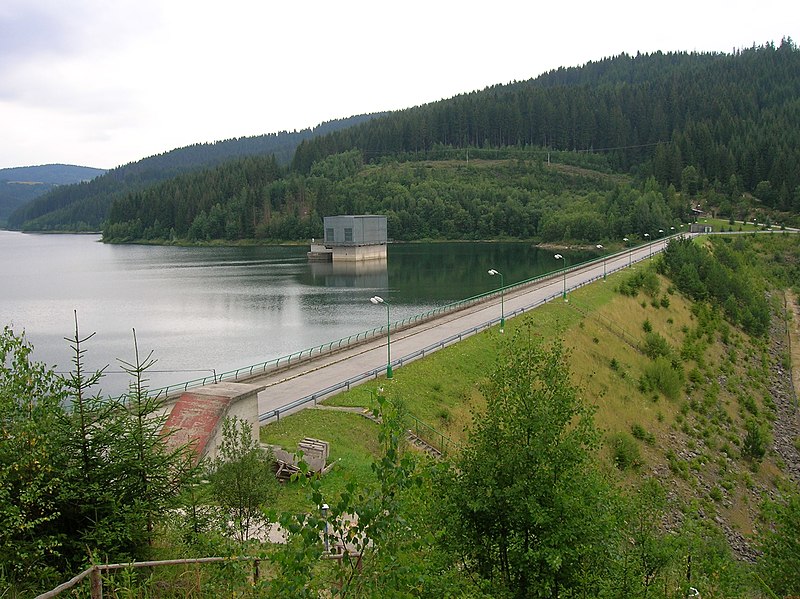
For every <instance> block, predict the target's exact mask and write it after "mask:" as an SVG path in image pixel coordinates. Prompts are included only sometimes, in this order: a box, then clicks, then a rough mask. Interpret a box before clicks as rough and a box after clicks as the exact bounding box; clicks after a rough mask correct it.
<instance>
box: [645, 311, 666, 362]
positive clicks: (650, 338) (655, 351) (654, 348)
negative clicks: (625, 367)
mask: <svg viewBox="0 0 800 599" xmlns="http://www.w3.org/2000/svg"><path fill="white" fill-rule="evenodd" d="M645 322H649V321H645ZM642 351H644V353H645V355H646V356H647V357H648V358H651V359H653V360H655V359H656V358H658V357H659V356H670V355H671V354H672V347H671V346H670V344H669V341H667V340H666V339H665V338H664V337H663V336H662V335H659V334H658V333H653V332H652V331H651V332H649V333H647V334H646V335H645V336H644V347H643V348H642Z"/></svg>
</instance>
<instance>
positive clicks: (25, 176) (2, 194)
mask: <svg viewBox="0 0 800 599" xmlns="http://www.w3.org/2000/svg"><path fill="white" fill-rule="evenodd" d="M104 172H105V171H104V170H103V169H99V168H91V167H88V166H74V165H70V164H45V165H41V166H20V167H15V168H3V169H0V226H3V225H4V224H5V221H6V219H7V218H8V216H9V215H10V214H11V213H12V212H14V210H16V209H17V208H19V207H20V206H22V205H24V204H26V203H27V202H30V201H31V200H33V199H34V198H37V197H39V196H41V195H43V194H45V193H47V192H48V191H50V190H51V189H53V188H54V187H56V186H58V185H68V184H70V183H78V182H80V181H88V180H89V179H93V178H94V177H97V176H99V175H102V174H103V173H104Z"/></svg>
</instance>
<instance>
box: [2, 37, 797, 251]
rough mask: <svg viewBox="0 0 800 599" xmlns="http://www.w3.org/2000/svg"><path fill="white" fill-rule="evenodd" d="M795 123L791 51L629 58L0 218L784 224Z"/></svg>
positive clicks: (62, 196) (129, 234) (397, 231)
mask: <svg viewBox="0 0 800 599" xmlns="http://www.w3.org/2000/svg"><path fill="white" fill-rule="evenodd" d="M798 122H800V52H798V50H797V47H796V45H795V44H794V42H792V40H791V39H785V40H783V41H782V42H781V44H780V45H778V46H775V45H772V44H768V45H765V46H760V47H752V48H748V49H744V50H739V51H736V52H734V53H732V54H709V53H703V54H698V53H654V54H638V55H636V56H629V55H626V54H623V55H620V56H616V57H613V58H606V59H603V60H599V61H597V62H590V63H587V64H586V65H583V66H581V67H574V68H562V69H558V70H555V71H551V72H549V73H546V74H544V75H541V76H540V77H537V78H536V79H532V80H529V81H524V82H514V83H511V84H507V85H497V86H493V87H490V88H487V89H484V90H481V91H475V92H472V93H467V94H463V95H460V96H457V97H454V98H451V99H447V100H441V101H439V102H434V103H431V104H427V105H423V106H420V107H415V108H410V109H407V110H402V111H397V112H393V113H388V114H385V115H382V116H376V117H375V118H372V119H368V120H365V121H364V122H360V123H358V124H355V125H353V126H342V127H338V128H336V130H333V131H331V132H325V131H323V130H320V131H319V134H318V135H315V136H305V137H303V138H302V139H301V138H300V137H297V138H296V139H295V145H296V151H295V152H294V156H293V159H292V160H291V163H290V164H288V165H287V162H286V160H287V158H286V153H285V152H283V153H281V152H277V151H276V150H275V149H270V148H268V147H267V146H264V147H263V148H259V147H256V146H253V145H252V144H250V146H249V148H250V149H241V150H237V152H238V156H240V157H239V158H233V159H232V160H231V161H228V162H224V163H222V164H218V165H216V166H215V165H214V164H213V163H210V164H209V165H208V166H207V168H206V170H202V171H197V170H195V171H193V172H190V173H183V174H179V173H180V171H179V170H178V169H177V168H176V167H174V165H172V166H168V165H166V164H165V165H161V164H160V163H154V164H152V165H151V166H149V167H148V169H150V168H152V171H151V170H148V172H150V173H151V174H152V173H158V177H157V178H156V177H155V176H152V177H151V176H149V175H148V177H145V176H144V174H142V173H141V172H139V171H141V170H142V169H137V174H136V177H138V178H139V179H141V181H139V182H138V183H135V184H131V185H125V186H123V187H119V186H116V184H114V183H113V181H114V180H115V179H118V178H119V177H117V176H116V175H115V171H111V172H110V173H109V174H108V175H106V176H105V177H102V178H100V179H98V180H96V181H93V182H91V183H88V184H83V185H84V186H85V187H88V186H93V187H94V190H93V191H91V192H88V191H87V190H84V189H81V188H80V186H70V187H65V188H64V189H63V190H60V193H59V194H57V195H53V194H50V195H48V196H46V197H44V198H42V199H40V200H39V201H38V202H36V203H33V204H30V205H28V206H27V207H25V208H23V209H22V210H20V211H18V212H17V213H16V214H15V215H12V218H11V219H10V222H11V226H12V227H15V228H22V229H29V230H31V229H32V230H36V229H45V230H47V229H62V230H63V229H70V228H74V229H86V228H89V229H92V228H94V229H97V228H100V227H101V225H102V229H103V233H104V238H105V239H106V240H107V241H131V240H158V241H162V242H164V241H166V242H171V241H176V240H181V241H204V240H209V239H227V240H238V239H264V240H272V241H275V240H280V241H291V240H295V241H296V240H303V239H306V238H308V237H313V236H320V234H321V227H322V217H324V216H327V215H331V214H335V213H349V212H364V213H381V214H386V215H387V217H388V218H389V226H390V229H389V230H390V235H391V236H392V237H393V238H395V239H418V238H426V237H432V238H449V239H458V238H465V237H489V236H492V237H497V236H506V237H514V238H518V237H524V238H535V239H540V240H543V241H549V240H554V239H567V240H587V241H594V240H597V239H602V238H604V237H610V236H614V235H619V233H620V231H624V232H625V233H630V232H632V231H635V230H637V229H636V227H635V226H633V225H628V224H627V223H625V222H621V221H620V217H621V215H630V214H631V210H630V207H631V205H634V204H637V203H638V204H639V205H638V207H637V209H636V210H635V214H636V215H635V217H634V218H635V219H636V220H638V221H639V222H640V223H642V225H641V226H642V227H644V225H645V224H649V223H651V222H652V223H655V225H656V226H657V227H659V226H663V225H665V224H667V223H668V222H675V221H677V220H678V219H681V218H686V216H687V214H688V211H689V206H690V204H702V205H704V206H705V207H708V208H710V209H712V210H713V211H714V213H715V214H717V215H718V216H723V217H730V218H735V219H743V218H745V217H748V216H751V215H753V214H754V212H757V211H764V212H767V213H770V214H773V220H776V221H777V220H780V221H781V222H787V223H789V222H793V221H792V218H793V217H794V218H796V215H797V213H798V212H800V169H798V168H797V165H798V164H800V143H799V142H800V140H799V139H798V136H800V128H798V127H797V123H798ZM233 141H236V140H233ZM228 155H229V156H230V155H231V154H230V153H229V154H228ZM165 156H168V155H165ZM269 156H273V157H274V162H273V161H272V160H271V159H270V158H269ZM150 160H152V159H148V161H150ZM145 162H147V161H142V164H143V165H144V163H145ZM147 164H148V165H150V162H147ZM276 164H277V165H280V168H277V169H276V168H275V165H276ZM545 165H546V166H548V167H553V165H556V168H544V166H545ZM567 167H569V168H567ZM127 170H129V169H127V168H126V171H125V172H127ZM261 170H263V171H264V172H260V171H261ZM175 175H177V177H176V176H175ZM131 176H133V173H132V174H131ZM136 177H135V178H136ZM159 181H160V182H159ZM656 196H658V199H657V200H656V199H655V198H656ZM620 198H624V199H620ZM111 200H113V206H112V207H110V208H109V206H110V205H111V204H112V202H111ZM645 204H646V205H647V207H646V208H645V206H644V205H645Z"/></svg>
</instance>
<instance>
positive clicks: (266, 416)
mask: <svg viewBox="0 0 800 599" xmlns="http://www.w3.org/2000/svg"><path fill="white" fill-rule="evenodd" d="M626 251H627V250H626ZM657 251H659V252H660V251H661V250H657ZM605 259H608V256H606V257H605ZM644 259H645V258H641V260H644ZM601 260H602V259H601ZM595 261H596V259H595V260H591V261H587V262H584V263H581V264H580V265H576V266H575V267H570V269H575V268H578V266H580V267H584V266H586V265H587V264H590V263H592V262H595ZM625 268H628V265H627V264H623V265H622V266H617V267H615V268H612V269H608V270H607V271H606V276H607V275H608V274H611V273H614V272H617V271H620V270H623V269H625ZM556 274H558V275H559V276H560V275H561V274H563V269H562V270H560V271H557V273H556ZM553 276H554V274H553V273H548V274H547V275H542V276H539V277H535V278H534V279H530V280H529V281H536V280H539V279H543V278H547V277H553ZM602 278H603V275H602V274H600V275H597V276H595V277H592V278H590V279H587V280H586V281H582V282H580V283H576V284H574V285H572V286H570V287H567V291H573V290H575V289H579V288H581V287H583V286H585V285H589V284H590V283H594V282H595V281H597V280H600V279H602ZM523 284H527V282H526V283H517V284H515V285H514V286H520V285H523ZM509 287H511V286H509ZM507 288H508V287H507ZM507 288H506V289H507ZM561 296H562V291H558V292H557V293H554V294H552V295H549V296H547V297H545V298H544V299H541V300H538V301H536V302H534V303H532V304H529V305H527V306H523V307H521V308H517V309H516V310H512V311H511V312H506V314H505V318H506V319H508V318H513V317H514V316H517V315H519V314H522V313H524V312H529V311H530V310H533V309H534V308H537V307H539V306H541V305H542V304H545V303H547V302H549V301H552V300H553V299H555V298H557V297H561ZM499 322H500V318H499V317H496V318H492V319H491V320H488V321H486V322H484V323H482V324H479V325H477V326H474V327H471V328H469V329H466V330H464V331H461V332H460V333H456V334H454V335H451V336H450V337H447V338H446V339H442V340H441V341H438V342H436V343H433V344H431V345H428V346H427V347H424V348H422V349H419V350H417V351H414V352H412V353H410V354H407V355H405V356H402V357H401V358H397V359H395V360H393V361H392V362H391V365H392V368H393V369H394V368H398V367H400V366H403V365H404V364H405V363H407V362H411V361H413V360H416V359H418V358H422V357H425V355H427V354H429V353H432V352H434V351H437V350H440V349H443V348H444V347H446V346H448V345H451V344H453V343H456V342H458V341H461V340H462V339H464V338H466V337H470V336H472V335H474V334H476V333H478V332H480V331H482V330H485V329H488V328H490V327H492V326H494V325H495V324H497V323H499ZM385 371H386V365H381V366H379V367H377V368H373V369H372V370H368V371H366V372H363V373H361V374H358V375H356V376H354V377H351V378H349V379H347V380H344V381H341V382H339V383H337V384H335V385H331V386H330V387H326V388H324V389H320V390H319V391H316V392H315V393H312V394H310V395H306V396H305V397H301V398H299V399H296V400H294V401H292V402H290V403H288V404H285V405H283V406H279V407H277V408H275V409H274V410H270V411H268V412H264V413H263V414H259V416H258V420H259V422H260V423H265V422H269V421H270V420H272V419H273V418H274V419H275V421H276V422H279V421H280V417H281V414H286V413H288V412H292V411H294V410H296V409H297V408H299V407H301V406H304V405H306V404H308V403H312V402H313V403H314V405H316V404H317V401H319V400H322V399H325V398H326V397H329V396H331V395H334V394H335V393H337V392H339V391H342V390H343V389H344V390H347V391H349V390H350V387H352V386H354V385H357V384H358V383H361V382H362V381H364V380H367V379H377V378H378V377H379V376H381V375H382V374H383V373H384V372H385ZM437 434H439V433H437Z"/></svg>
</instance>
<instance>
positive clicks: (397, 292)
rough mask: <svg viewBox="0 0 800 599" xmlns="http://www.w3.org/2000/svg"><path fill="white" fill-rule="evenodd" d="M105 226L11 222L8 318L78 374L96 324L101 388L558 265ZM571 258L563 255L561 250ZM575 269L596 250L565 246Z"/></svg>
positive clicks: (188, 371)
mask: <svg viewBox="0 0 800 599" xmlns="http://www.w3.org/2000/svg"><path fill="white" fill-rule="evenodd" d="M99 239H100V238H99V236H98V235H61V234H49V235H32V234H22V233H16V232H8V231H0V257H2V258H1V261H0V280H2V283H1V284H0V289H1V290H2V291H0V320H2V325H3V326H6V325H8V326H11V327H12V328H13V330H14V331H15V332H16V333H17V334H20V333H22V332H23V331H24V332H25V335H26V338H27V340H28V341H29V342H30V343H31V344H32V345H33V346H34V353H33V356H34V359H35V360H36V361H39V362H44V363H45V364H47V365H48V366H51V367H54V368H55V369H56V370H57V371H58V372H68V371H69V370H70V369H71V367H72V357H73V355H72V352H71V350H70V347H69V342H68V341H66V340H65V338H66V337H72V336H73V335H74V331H75V316H74V315H75V314H76V313H77V319H78V325H79V329H80V336H81V337H86V336H88V335H90V334H92V333H94V336H93V337H92V338H91V339H89V340H88V341H87V342H86V343H85V345H84V346H83V348H84V349H85V350H86V355H85V358H86V366H88V368H89V369H99V368H102V367H104V366H107V369H106V376H105V377H104V378H103V379H102V383H101V386H100V389H98V391H101V392H102V393H104V394H119V393H121V392H123V391H124V390H125V388H126V387H127V383H128V378H127V375H125V374H124V373H122V372H121V369H120V364H119V360H123V361H125V362H133V361H134V345H133V330H134V329H135V331H136V338H137V340H138V346H139V355H140V357H142V358H144V357H146V356H147V355H148V353H149V352H150V351H152V352H153V354H152V357H153V358H154V359H155V360H157V362H156V364H155V365H154V366H153V367H152V369H150V370H149V371H148V374H147V377H148V379H149V383H148V384H149V386H150V388H151V389H157V388H160V387H163V386H166V385H172V384H176V383H180V382H183V381H188V380H192V379H197V378H200V377H203V376H210V375H212V374H214V373H216V374H218V375H219V374H222V373H224V372H229V371H231V370H235V369H237V368H242V367H246V366H250V365H253V364H259V363H262V362H266V361H269V360H273V359H275V358H278V357H281V356H286V355H288V354H291V353H294V352H297V351H300V350H302V349H307V348H310V347H315V346H318V345H321V344H324V343H328V342H331V341H335V340H338V339H341V338H343V337H347V336H349V335H354V334H356V333H359V332H362V331H366V330H370V329H373V328H375V327H379V326H381V325H383V324H385V323H386V316H387V315H386V310H385V308H384V307H383V306H375V305H373V304H371V303H370V301H369V298H370V297H372V296H374V295H379V296H381V297H382V298H384V299H385V300H387V301H388V302H389V304H390V316H391V320H392V322H394V321H399V320H401V319H404V318H408V317H410V316H414V315H416V314H420V313H424V312H426V311H428V310H430V309H432V308H434V307H439V306H443V305H446V304H449V303H452V302H454V301H458V300H461V299H464V298H467V297H471V296H474V295H478V294H481V293H485V292H487V291H490V290H492V289H496V288H498V287H499V286H500V280H499V277H496V276H489V275H488V273H487V271H488V270H489V269H495V270H497V271H499V272H502V273H503V277H504V281H505V284H506V285H509V284H512V283H515V282H518V281H522V280H526V279H529V278H531V277H535V276H537V275H540V274H543V273H546V272H550V271H553V270H556V269H558V268H560V267H561V263H560V261H556V260H555V259H554V258H553V254H554V252H553V251H551V250H543V249H538V248H536V247H534V246H532V245H531V244H530V243H524V242H490V243H489V242H487V243H481V242H446V243H414V244H390V245H389V251H388V259H387V260H385V261H371V262H363V263H355V264H354V263H346V264H333V263H318V262H309V261H308V260H307V258H306V252H307V251H308V246H247V247H245V246H242V247H175V246H145V245H106V244H103V243H100V242H99ZM559 251H561V253H564V252H563V250H559ZM567 256H568V259H569V264H576V263H577V262H580V261H583V260H586V259H588V258H589V257H590V254H589V253H587V252H584V253H569V254H567Z"/></svg>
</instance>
